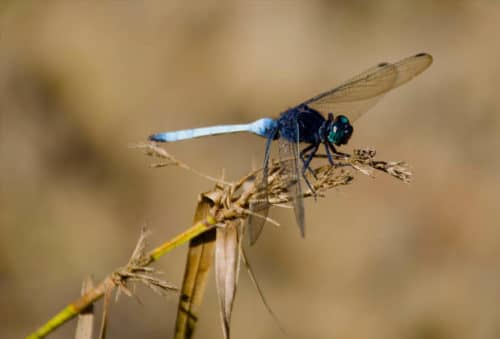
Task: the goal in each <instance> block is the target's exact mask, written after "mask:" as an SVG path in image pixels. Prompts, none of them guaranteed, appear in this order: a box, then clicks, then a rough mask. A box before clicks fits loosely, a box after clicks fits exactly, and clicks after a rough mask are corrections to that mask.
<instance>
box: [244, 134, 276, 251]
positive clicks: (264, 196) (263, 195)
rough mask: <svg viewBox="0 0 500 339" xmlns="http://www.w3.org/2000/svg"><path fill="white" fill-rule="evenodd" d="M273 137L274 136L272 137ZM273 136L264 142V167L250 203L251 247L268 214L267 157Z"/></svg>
mask: <svg viewBox="0 0 500 339" xmlns="http://www.w3.org/2000/svg"><path fill="white" fill-rule="evenodd" d="M273 136H274V135H273ZM273 136H271V137H269V138H268V139H267V142H266V151H265V156H264V167H263V168H262V178H260V179H259V178H257V179H256V180H257V183H256V185H257V192H256V193H255V195H254V199H252V201H250V206H249V208H250V211H251V212H252V213H253V214H251V215H250V216H249V217H248V235H249V237H250V245H253V244H255V243H256V242H257V239H259V236H260V234H261V233H262V229H263V228H264V224H265V223H266V218H267V214H268V213H269V207H270V206H269V198H268V187H267V186H268V183H267V179H268V175H269V156H270V154H271V142H272V140H273Z"/></svg>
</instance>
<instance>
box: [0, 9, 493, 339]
mask: <svg viewBox="0 0 500 339" xmlns="http://www.w3.org/2000/svg"><path fill="white" fill-rule="evenodd" d="M499 30H500V3H499V2H498V1H494V0H483V1H425V0H424V1H391V0H381V1H377V2H364V1H350V2H344V1H291V0H290V1H284V0H283V1H236V2H235V1H204V2H199V3H197V4H190V5H187V4H186V3H185V2H183V1H137V0H136V1H132V0H120V1H119V0H115V1H107V2H103V1H85V2H83V1H82V2H75V1H73V2H68V1H50V2H40V1H33V0H31V1H2V2H1V4H0V118H1V120H0V170H1V176H0V286H1V288H2V293H1V298H0V315H1V316H0V328H1V330H0V331H1V332H2V333H1V334H2V335H1V336H2V337H3V338H15V337H20V336H25V335H27V334H28V333H30V332H31V331H33V330H35V329H36V328H37V327H38V326H40V325H41V324H43V323H44V322H45V321H47V320H48V319H49V318H50V317H52V316H53V315H54V314H55V313H56V312H58V311H59V310H60V309H61V308H62V307H63V306H65V305H66V304H67V303H68V302H70V301H72V300H74V299H75V298H76V297H77V296H78V295H79V293H80V286H81V282H82V279H83V278H84V277H85V276H86V275H88V274H92V275H93V277H94V278H95V279H96V280H97V281H100V280H101V279H102V278H103V277H104V276H105V275H106V274H107V273H109V272H111V271H112V270H114V269H115V268H117V267H120V266H122V265H124V264H125V263H126V262H127V260H128V258H129V255H130V253H131V251H132V249H133V248H134V246H135V243H136V240H137V238H138V235H139V232H140V227H141V225H144V224H146V225H148V227H149V228H150V229H151V230H152V232H153V235H152V236H151V237H150V244H151V246H154V245H158V244H160V243H161V242H163V241H165V240H166V239H169V238H170V237H172V236H174V235H176V234H178V233H179V232H181V231H182V230H184V229H185V228H187V227H188V226H189V225H190V224H191V221H192V216H193V212H194V207H195V205H196V199H197V195H198V193H200V192H202V191H205V190H208V189H211V188H212V186H213V184H212V183H211V182H208V181H207V180H205V179H202V178H200V177H197V176H195V175H193V174H191V173H189V172H186V171H184V170H182V169H179V168H175V167H168V168H161V169H152V168H150V167H149V165H150V163H151V162H152V159H150V158H147V157H145V156H144V155H143V154H141V152H140V151H139V150H135V149H130V148H129V147H128V146H129V145H130V144H133V143H137V142H141V141H145V140H146V138H147V136H148V135H149V134H151V133H152V132H160V131H168V130H175V129H181V128H190V127H199V126H206V125H212V124H221V123H244V122H248V121H253V120H255V119H258V118H261V117H265V116H277V115H278V114H279V113H280V112H281V111H283V110H285V109H286V108H288V107H290V106H293V105H295V104H297V103H299V102H301V101H303V100H305V99H307V98H308V97H311V96H313V95H315V94H317V93H319V92H322V91H324V90H326V89H329V88H331V87H333V86H335V85H336V84H338V83H339V82H341V81H343V80H345V79H347V78H349V77H351V76H353V75H355V74H356V73H359V72H361V71H363V70H364V69H366V68H368V67H370V66H372V65H374V64H376V63H378V62H381V61H397V60H399V59H401V58H403V57H406V56H409V55H412V54H415V53H418V52H428V53H431V54H432V55H433V56H434V64H433V65H432V66H431V68H430V69H429V70H427V71H426V72H425V73H423V74H422V75H421V76H419V77H418V78H416V79H415V80H413V81H412V82H411V83H409V84H407V85H405V86H403V87H401V88H399V89H397V90H395V91H394V92H391V93H390V94H388V95H386V96H385V97H384V99H383V100H382V101H381V102H380V103H379V104H378V105H377V106H376V107H374V108H373V109H372V110H371V111H370V113H369V114H367V115H365V116H364V117H363V118H362V119H360V120H359V121H357V122H356V125H355V133H354V136H353V138H352V139H351V142H350V145H349V146H348V147H346V148H344V150H350V149H352V148H353V147H365V146H371V147H374V148H376V149H377V151H378V158H379V159H383V160H405V161H407V162H409V164H410V165H411V169H412V171H413V172H414V180H413V183H412V184H410V185H405V184H403V183H401V182H399V181H397V180H394V179H393V178H390V177H388V176H386V175H383V174H378V175H377V177H376V179H372V178H368V177H360V178H359V179H358V180H356V181H355V183H354V184H353V185H351V186H348V187H343V188H341V189H338V190H337V191H335V192H331V193H330V194H329V195H328V197H327V198H326V199H320V200H318V201H317V202H316V203H315V202H314V201H312V200H310V201H309V200H308V201H306V210H307V236H306V239H305V240H302V239H300V236H299V232H298V230H297V228H296V226H295V224H294V216H293V213H292V212H291V211H290V210H281V209H280V210H274V211H273V212H272V214H271V216H272V217H273V218H275V219H277V220H279V221H280V222H281V224H282V227H281V228H279V229H278V228H274V227H268V228H267V229H266V230H265V231H264V234H263V236H262V237H261V239H260V241H259V243H257V245H256V246H254V247H252V248H250V249H249V251H248V252H249V255H250V259H251V262H252V264H253V266H254V268H255V271H256V274H257V277H258V279H259V281H260V283H261V285H262V287H263V289H264V293H265V294H266V296H267V298H268V301H269V303H270V304H271V305H272V306H273V308H274V310H275V312H276V313H277V314H278V316H279V318H280V319H281V321H282V323H283V325H284V327H285V328H286V330H287V331H288V332H289V333H290V336H291V337H293V338H385V339H387V338H414V339H424V338H433V339H434V338H498V337H499V336H500V308H499V307H498V302H499V297H500V296H499V295H500V285H499V284H500V267H499V258H500V228H499V224H498V221H499V217H500V209H499V208H498V199H499V198H500V180H499V174H498V173H499V171H500V159H499V157H498V149H499V148H500V138H499V133H500V115H499V112H498V111H499V108H500V96H499V95H498V84H499V83H500V68H499V66H498V60H500V45H499V44H498V42H497V40H498V33H499ZM167 149H168V151H169V152H170V153H172V154H174V155H175V156H177V157H178V158H179V159H181V160H183V161H185V162H187V163H188V164H190V165H191V166H193V167H194V168H197V169H199V170H202V171H203V172H205V173H207V174H211V175H213V176H220V175H221V173H222V171H223V170H225V176H226V177H227V178H229V179H237V178H238V177H239V176H241V175H242V174H244V173H246V172H247V171H248V170H249V169H251V168H252V167H256V166H259V165H260V164H261V161H262V157H263V152H264V140H263V139H261V138H259V137H256V136H253V135H245V134H239V135H229V136H219V137H212V138H205V139H198V140H191V141H185V142H180V143H175V144H169V145H167ZM186 250H187V247H186V246H183V247H181V248H179V249H177V250H175V251H174V252H172V253H170V254H169V255H168V256H166V257H164V258H162V259H161V261H160V262H159V263H158V264H157V265H156V266H157V267H158V268H159V269H160V270H162V271H164V272H165V278H166V279H168V280H170V281H172V282H174V283H175V284H177V285H178V286H180V285H181V283H182V276H183V271H184V263H185V256H186ZM137 294H138V296H139V297H140V298H141V300H142V301H143V305H140V304H138V303H137V302H136V301H135V300H134V299H131V298H127V297H122V298H121V299H120V301H119V302H118V303H112V305H111V310H110V312H111V318H110V328H109V337H110V338H138V337H144V338H168V337H170V336H171V334H172V333H173V326H174V321H175V313H176V307H177V296H175V295H172V296H170V297H167V298H166V299H165V298H161V297H158V296H157V295H155V294H153V293H152V292H151V291H149V290H146V289H145V288H139V289H138V291H137ZM100 304H101V303H100V302H99V305H100ZM99 307H100V306H99ZM200 316H201V319H200V323H199V327H198V328H197V333H196V335H195V337H196V338H222V332H221V330H220V324H219V316H218V305H217V299H216V292H215V287H214V283H213V275H212V277H211V279H210V284H209V286H208V289H207V293H206V298H205V303H204V305H203V306H202V309H201V315H200ZM74 328H75V322H74V321H72V322H71V323H69V324H66V325H65V326H63V327H62V328H60V329H59V330H57V331H56V332H55V333H54V334H52V335H51V336H50V337H51V338H67V337H71V336H72V335H73V332H74ZM232 328H233V330H232V332H233V335H234V337H235V338H284V337H285V336H284V335H283V334H282V333H281V332H280V331H279V328H278V326H277V325H276V324H275V323H274V322H273V320H272V318H271V317H270V316H269V315H268V313H267V312H266V311H265V308H264V307H263V306H262V303H261V302H260V300H259V297H258V295H257V293H256V292H255V290H254V288H253V286H252V285H251V283H250V282H249V279H248V277H247V275H246V274H245V272H242V275H241V278H240V287H239V290H238V295H237V297H236V303H235V307H234V314H233V321H232Z"/></svg>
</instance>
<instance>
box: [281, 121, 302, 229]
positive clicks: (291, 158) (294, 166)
mask: <svg viewBox="0 0 500 339" xmlns="http://www.w3.org/2000/svg"><path fill="white" fill-rule="evenodd" d="M298 133H299V130H298V125H297V130H296V135H297V142H290V141H287V140H285V139H284V138H280V139H279V156H280V162H281V165H282V166H283V173H282V177H283V178H285V185H286V186H285V187H286V188H287V190H288V194H289V198H290V201H291V202H292V205H293V207H294V208H293V210H294V212H295V220H296V221H297V226H299V229H300V234H301V235H302V237H304V235H305V213H304V197H303V195H302V186H301V183H300V180H301V179H302V171H301V168H302V166H301V164H300V156H299V142H298V139H299V138H298V136H299V135H298Z"/></svg>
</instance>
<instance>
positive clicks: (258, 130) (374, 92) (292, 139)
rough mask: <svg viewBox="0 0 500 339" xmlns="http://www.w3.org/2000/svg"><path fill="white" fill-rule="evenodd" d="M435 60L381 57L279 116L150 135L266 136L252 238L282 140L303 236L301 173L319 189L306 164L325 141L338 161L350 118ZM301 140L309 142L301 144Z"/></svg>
mask: <svg viewBox="0 0 500 339" xmlns="http://www.w3.org/2000/svg"><path fill="white" fill-rule="evenodd" d="M431 64H432V56H431V55H429V54H427V53H419V54H416V55H413V56H410V57H407V58H405V59H402V60H400V61H398V62H395V63H389V62H383V63H379V64H377V65H376V66H374V67H371V68H369V69H367V70H366V71H364V72H362V73H360V74H358V75H357V76H355V77H353V78H351V79H349V80H347V81H345V82H344V83H342V84H341V85H339V86H337V87H335V88H333V89H331V90H329V91H326V92H324V93H321V94H319V95H317V96H315V97H313V98H311V99H309V100H306V101H304V102H303V103H301V104H299V105H297V106H294V107H292V108H290V109H288V110H286V111H284V112H283V113H281V115H280V117H279V118H277V119H271V118H263V119H259V120H256V121H254V122H251V123H248V124H237V125H219V126H210V127H201V128H193V129H186V130H179V131H172V132H164V133H157V134H153V135H151V136H150V137H149V139H150V140H151V141H155V142H175V141H180V140H186V139H194V138H199V137H204V136H210V135H219V134H227V133H237V132H250V133H253V134H256V135H259V136H261V137H264V138H266V139H267V142H266V147H265V155H264V165H263V170H262V179H261V181H260V183H258V186H259V187H260V189H259V192H260V194H261V196H260V199H257V200H256V202H255V203H254V204H251V206H250V209H251V210H252V211H254V212H256V213H255V215H251V216H250V217H249V220H248V224H249V226H250V227H249V236H250V243H251V244H253V243H255V241H256V240H257V238H258V237H259V235H260V233H261V231H262V227H263V226H264V223H265V218H266V217H267V213H268V209H269V204H268V203H266V201H267V194H268V193H267V184H268V168H269V158H270V153H271V147H270V146H271V143H272V141H274V140H278V141H279V147H278V150H279V157H280V161H281V164H282V166H283V168H284V169H285V174H286V175H285V177H286V178H288V179H287V181H288V183H287V190H288V193H289V195H290V201H292V204H293V207H294V212H295V218H296V222H297V225H298V226H299V229H300V232H301V235H302V236H303V237H304V235H305V216H304V202H303V193H302V185H301V179H302V178H303V179H304V181H305V183H306V184H307V186H308V188H309V190H311V192H312V193H314V189H313V187H312V185H311V184H310V182H309V181H308V179H307V177H306V176H305V172H306V171H307V170H310V171H311V172H312V169H311V168H310V164H311V161H312V160H313V158H314V157H315V156H316V153H317V152H318V150H319V148H320V146H321V145H323V146H324V149H325V152H326V157H327V159H328V161H329V162H330V164H332V165H333V163H334V161H333V157H332V154H337V155H345V154H343V153H340V152H338V151H337V149H336V147H335V146H342V145H345V144H347V143H348V141H349V139H350V138H351V135H352V133H353V127H352V125H351V122H353V121H355V120H356V119H358V118H359V117H360V116H362V115H363V114H364V113H365V112H367V111H368V110H369V109H370V108H371V107H373V105H375V104H376V103H377V101H378V100H379V99H380V98H381V97H382V96H383V94H385V93H387V92H388V91H390V90H392V89H394V88H396V87H399V86H401V85H402V84H404V83H406V82H408V81H410V80H411V79H412V78H413V77H415V76H416V75H418V74H420V73H422V72H423V71H424V70H425V69H427V68H428V67H429V66H430V65H431ZM334 114H335V115H334ZM325 116H326V118H325ZM301 143H304V144H306V145H307V146H306V147H304V148H303V149H302V150H301V149H300V144H301ZM256 214H259V215H260V217H257V216H256Z"/></svg>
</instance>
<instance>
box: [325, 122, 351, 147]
mask: <svg viewBox="0 0 500 339" xmlns="http://www.w3.org/2000/svg"><path fill="white" fill-rule="evenodd" d="M329 127H330V128H329V129H328V135H327V138H328V141H329V142H331V143H333V144H335V145H337V146H340V145H345V144H347V142H348V141H349V139H350V138H351V135H352V131H353V128H352V125H351V123H350V122H349V119H348V118H347V117H346V116H344V115H338V116H337V117H336V118H335V120H332V121H331V123H330V126H329Z"/></svg>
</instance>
